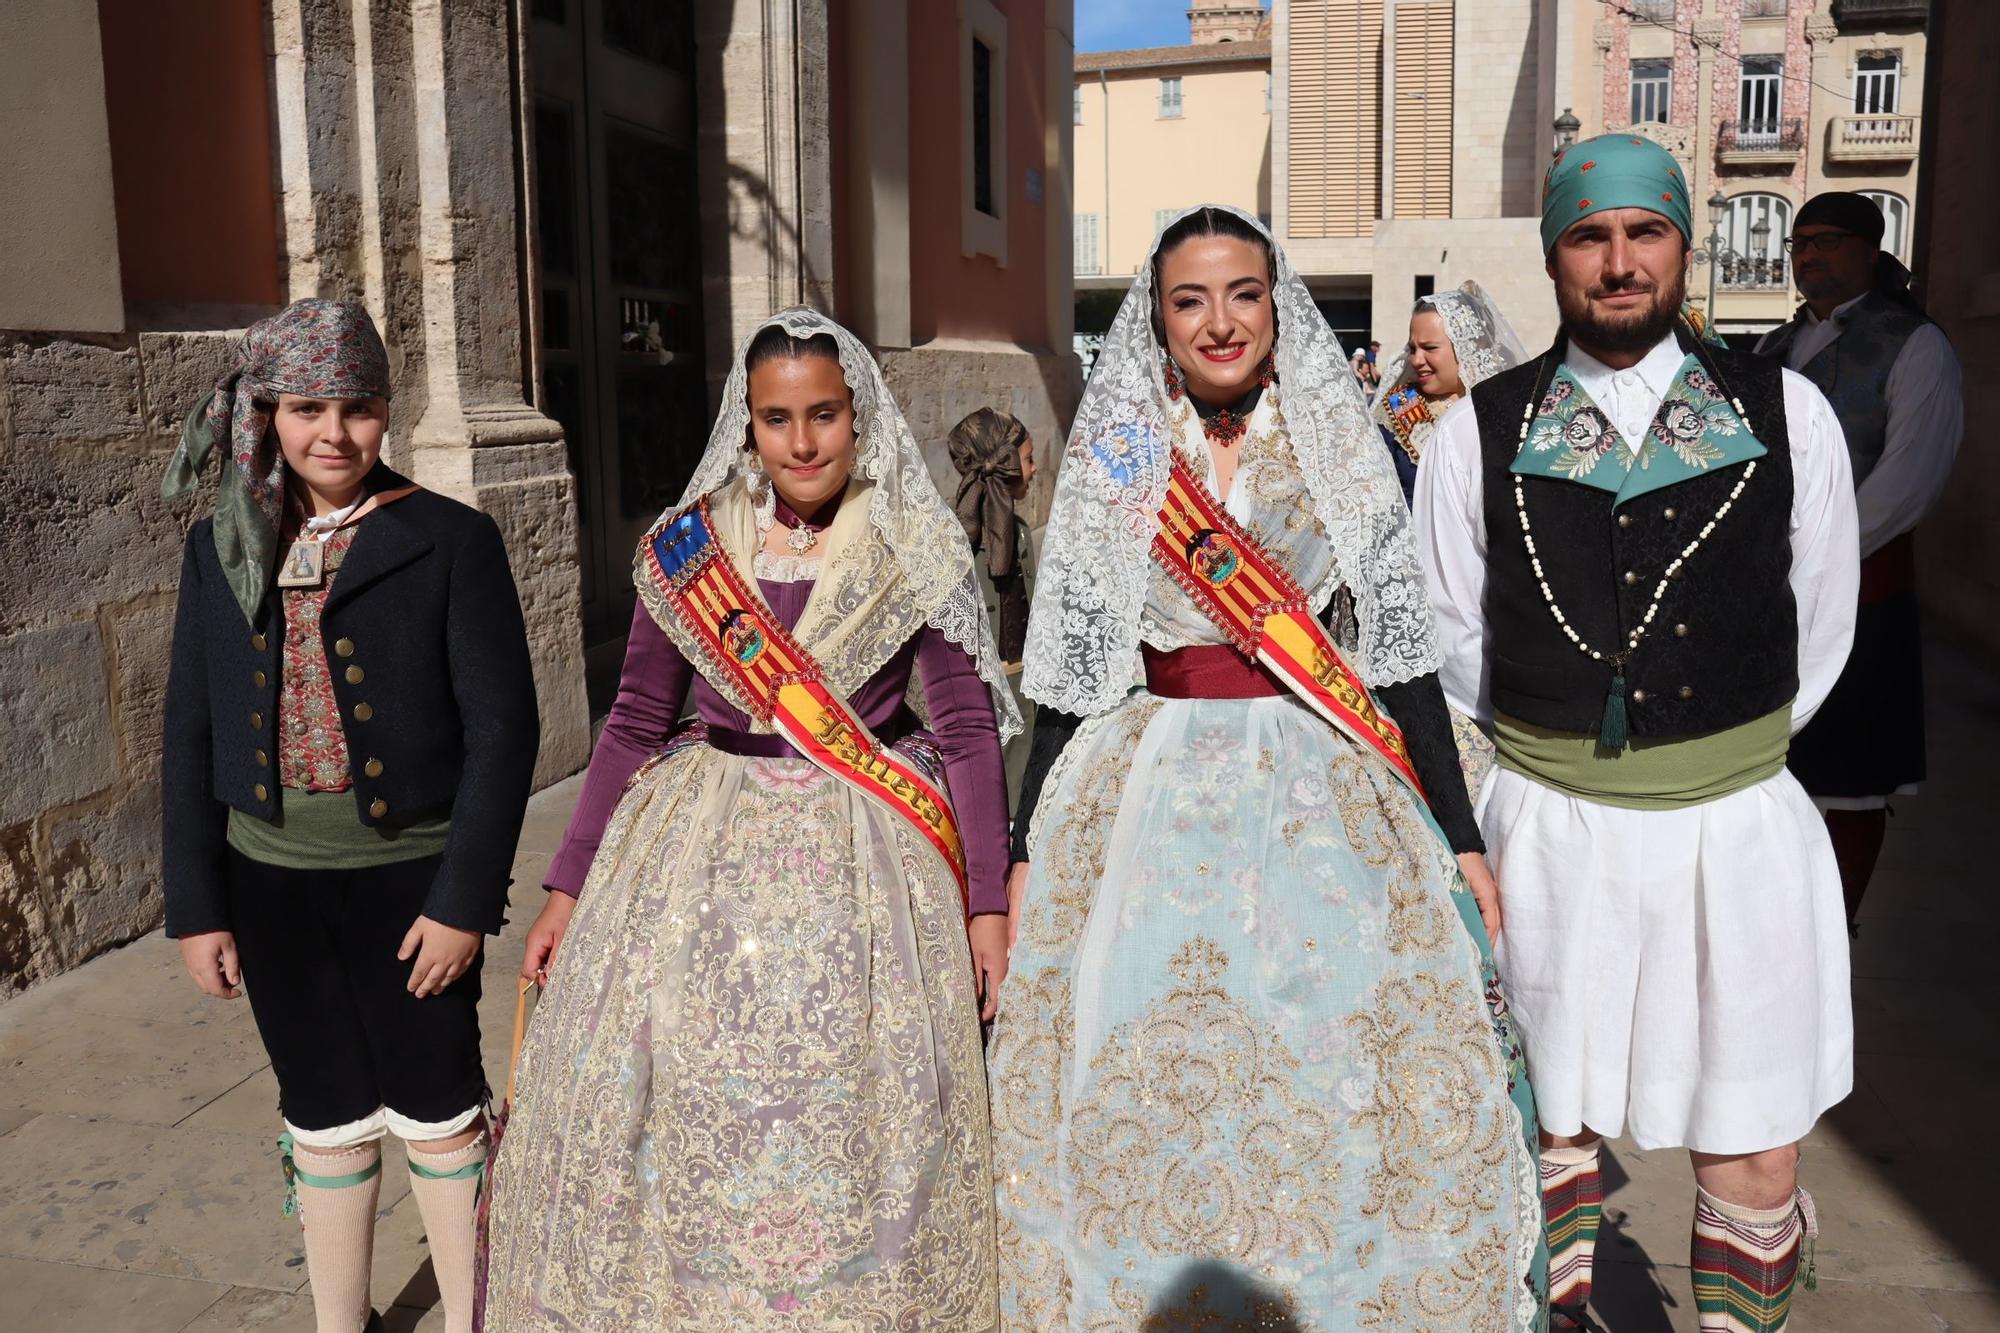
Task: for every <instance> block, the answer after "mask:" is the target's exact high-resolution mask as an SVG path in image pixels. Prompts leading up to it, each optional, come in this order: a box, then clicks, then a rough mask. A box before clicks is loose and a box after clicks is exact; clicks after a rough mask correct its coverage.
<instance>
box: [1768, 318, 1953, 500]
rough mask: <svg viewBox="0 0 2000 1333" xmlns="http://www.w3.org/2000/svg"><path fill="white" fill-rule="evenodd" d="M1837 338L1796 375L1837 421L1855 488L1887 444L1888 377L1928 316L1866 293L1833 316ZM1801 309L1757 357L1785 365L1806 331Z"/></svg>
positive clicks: (1869, 471) (1778, 330)
mask: <svg viewBox="0 0 2000 1333" xmlns="http://www.w3.org/2000/svg"><path fill="white" fill-rule="evenodd" d="M1834 318H1835V319H1837V320H1839V321H1840V325H1841V332H1840V336H1839V337H1837V338H1835V339H1834V340H1833V341H1832V342H1830V343H1828V344H1827V345H1826V346H1825V347H1822V348H1821V349H1820V350H1819V353H1818V355H1816V356H1814V357H1813V358H1812V359H1811V360H1810V361H1808V362H1806V363H1805V364H1804V365H1803V366H1800V367H1799V373H1800V374H1801V375H1804V376H1805V377H1806V378H1807V379H1809V380H1811V381H1812V382H1813V383H1814V384H1816V385H1818V386H1819V391H1820V392H1821V393H1823V394H1825V395H1826V400H1827V401H1828V402H1829V403H1832V404H1833V414H1834V415H1835V416H1837V417H1839V418H1840V433H1841V434H1842V435H1843V436H1845V437H1846V439H1847V458H1848V461H1849V462H1850V463H1852V464H1853V465H1854V484H1855V485H1856V486H1859V485H1860V484H1861V483H1862V482H1864V481H1866V480H1868V474H1869V473H1871V472H1873V471H1874V470H1875V465H1876V464H1877V463H1879V462H1881V461H1882V451H1883V449H1884V448H1886V447H1887V445H1888V443H1889V372H1891V371H1892V370H1894V369H1895V368H1896V359H1897V358H1898V357H1900V356H1901V355H1902V354H1903V348H1904V347H1905V346H1907V345H1908V343H1909V341H1910V339H1911V338H1912V337H1913V336H1915V334H1916V332H1917V330H1918V329H1921V328H1922V327H1923V326H1924V325H1926V324H1928V323H1930V322H1931V321H1930V317H1929V316H1928V315H1926V314H1924V312H1923V311H1921V310H1919V309H1917V308H1916V307H1914V306H1911V305H1906V304H1905V303H1903V302H1901V301H1897V300H1893V299H1891V298H1890V297H1888V296H1885V295H1883V294H1882V293H1881V292H1870V293H1868V295H1866V296H1864V297H1862V298H1861V300H1860V302H1859V303H1858V304H1856V305H1854V306H1853V307H1851V308H1850V309H1849V310H1848V311H1847V313H1846V314H1844V315H1836V316H1834ZM1805 327H1806V324H1805V308H1804V307H1800V311H1799V313H1798V314H1796V315H1794V316H1793V317H1792V318H1791V320H1790V322H1788V323H1785V324H1781V325H1779V326H1778V329H1777V331H1776V333H1775V334H1773V335H1772V336H1771V337H1770V338H1767V339H1766V340H1765V341H1764V343H1763V344H1762V348H1761V351H1762V354H1763V355H1765V356H1769V357H1775V358H1776V359H1777V360H1779V361H1783V360H1785V353H1786V352H1787V351H1788V350H1789V349H1790V347H1791V345H1792V340H1793V339H1795V338H1797V337H1798V336H1799V334H1801V333H1803V332H1804V331H1805Z"/></svg>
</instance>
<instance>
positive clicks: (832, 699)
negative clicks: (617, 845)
mask: <svg viewBox="0 0 2000 1333" xmlns="http://www.w3.org/2000/svg"><path fill="white" fill-rule="evenodd" d="M647 546H648V551H649V554H650V563H651V565H652V573H653V579H654V582H655V585H656V586H657V587H658V588H659V590H660V593H661V596H662V599H663V600H664V601H665V602H666V604H667V606H668V607H669V608H670V609H671V610H672V612H673V614H674V615H675V616H676V617H677V618H678V619H679V620H680V622H681V624H682V625H683V626H684V627H685V628H686V629H687V631H688V633H689V634H690V635H692V636H693V637H694V639H695V641H696V642H697V643H698V644H700V645H701V647H702V648H703V649H704V650H705V655H706V656H707V657H708V659H709V662H710V664H711V665H712V666H713V667H715V668H716V669H717V670H719V671H722V672H724V673H726V674H727V675H728V677H729V679H730V680H732V681H734V682H735V683H736V686H737V688H738V690H740V691H741V693H742V694H744V695H745V696H747V697H748V699H749V700H750V702H751V704H752V705H753V706H754V708H755V712H756V715H757V717H758V718H759V719H760V720H763V721H767V722H769V723H770V724H771V726H772V728H773V729H774V730H776V731H777V733H778V734H779V735H780V736H783V737H784V738H785V740H786V741H787V742H788V743H789V744H790V745H791V746H792V748H794V749H796V750H797V751H798V752H799V753H800V754H802V755H804V756H805V757H806V758H808V759H810V760H812V761H813V762H814V763H815V764H818V765H819V766H820V767H821V768H823V769H825V770H826V771H827V772H829V773H831V774H833V775H834V776H835V777H837V778H839V779H840V780H841V781H843V782H845V783H847V784H848V785H849V786H851V787H853V788H854V789H855V790H857V791H859V792H860V793H861V794H862V795H863V796H866V797H868V798H869V799H870V800H873V801H874V802H876V803H877V804H878V805H881V806H883V807H884V808H886V809H888V810H889V811H890V812H891V813H893V814H896V815H899V816H901V817H902V818H903V819H906V820H908V821H909V823H910V826H911V827H912V828H914V829H916V830H917V832H918V833H920V834H922V835H923V837H924V841H926V842H928V843H929V844H930V845H931V846H932V847H934V848H936V849H937V852H938V855H940V856H942V857H943V858H944V861H945V864H946V865H947V866H949V867H951V873H952V875H953V876H954V877H955V878H956V879H957V880H958V888H959V893H960V895H961V897H963V895H964V894H965V891H966V882H965V844H964V842H963V840H962V839H961V838H960V837H959V832H958V823H957V821H956V820H954V819H953V817H952V813H951V804H950V802H949V801H948V800H947V799H946V798H945V797H944V795H943V794H942V793H940V792H939V791H938V789H937V788H936V787H935V786H933V785H932V784H931V782H930V780H929V779H928V778H926V777H925V776H924V775H923V774H922V773H919V772H918V771H917V770H916V769H914V768H912V767H911V766H910V765H909V764H908V763H906V762H905V761H904V760H903V759H901V758H899V757H898V756H897V755H896V753H895V752H894V751H892V750H890V749H888V748H887V747H885V746H884V745H883V744H882V743H881V741H879V740H877V739H876V738H875V736H874V735H873V733H871V732H870V731H869V730H868V728H867V727H866V726H865V725H864V724H863V723H862V721H861V719H860V718H859V717H857V716H855V714H854V710H853V709H851V708H849V707H848V706H847V701H846V700H845V699H842V698H841V697H840V696H839V695H837V694H835V693H834V692H833V691H832V690H830V689H828V688H827V686H826V684H825V679H824V673H823V672H822V671H821V669H820V665H819V663H817V662H815V661H814V660H813V658H812V655H811V654H810V653H808V652H807V651H806V650H805V649H804V648H803V647H801V646H800V645H799V643H798V641H797V640H795V639H794V638H792V636H791V634H790V632H789V631H787V630H786V629H785V627H784V626H783V625H782V624H780V623H779V622H778V618H777V617H776V616H775V615H773V614H772V613H771V610H770V608H769V607H767V606H766V605H765V604H764V599H763V598H761V597H759V596H758V595H757V593H756V592H755V591H754V590H752V589H751V587H750V586H749V585H748V584H747V583H745V582H744V580H743V577H742V575H741V574H739V573H738V572H737V570H736V566H735V565H734V564H733V563H732V562H731V561H730V559H729V555H728V552H726V551H724V550H723V549H722V543H721V542H719V541H717V540H716V538H715V534H714V532H713V530H712V529H711V528H710V526H709V520H708V502H707V501H706V500H704V501H702V502H701V503H700V504H698V505H696V506H695V507H694V508H692V509H690V510H688V511H687V512H686V513H684V514H681V515H680V516H679V517H677V518H675V519H673V520H672V521H671V522H669V523H667V524H666V525H665V526H664V527H662V528H660V530H659V531H657V532H656V533H654V534H653V536H652V538H651V540H650V541H649V542H648V543H647Z"/></svg>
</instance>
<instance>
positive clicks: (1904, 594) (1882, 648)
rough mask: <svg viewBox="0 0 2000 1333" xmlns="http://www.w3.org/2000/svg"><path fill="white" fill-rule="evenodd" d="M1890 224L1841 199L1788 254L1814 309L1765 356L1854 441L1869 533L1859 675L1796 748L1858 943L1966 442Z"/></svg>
mask: <svg viewBox="0 0 2000 1333" xmlns="http://www.w3.org/2000/svg"><path fill="white" fill-rule="evenodd" d="M1882 231H1883V217H1882V210H1881V209H1879V208H1878V207H1876V205H1875V203H1874V201H1873V200H1871V199H1869V198H1868V197H1867V196H1866V195H1860V194H1850V193H1847V192H1845V191H1831V192H1828V193H1826V194H1821V195H1816V196H1814V197H1813V198H1812V199H1810V200H1808V201H1807V202H1806V205H1805V207H1803V208H1801V209H1800V210H1799V212H1798V220H1797V222H1796V223H1795V224H1794V225H1793V227H1792V234H1791V236H1790V237H1789V238H1788V239H1787V240H1786V241H1785V249H1786V250H1787V251H1788V252H1790V254H1791V257H1792V270H1793V275H1794V281H1795V282H1796V283H1797V284H1798V288H1799V291H1800V293H1801V294H1802V295H1804V297H1805V298H1806V299H1805V304H1804V305H1802V306H1800V307H1799V311H1798V314H1796V315H1795V316H1793V317H1792V319H1791V321H1790V322H1789V323H1786V324H1784V325H1782V326H1780V327H1779V328H1776V329H1774V330H1772V331H1771V332H1770V333H1768V334H1766V335H1765V336H1764V338H1763V340H1762V341H1761V342H1760V343H1759V344H1758V346H1757V350H1758V351H1759V352H1762V353H1764V354H1765V355H1767V356H1772V357H1778V358H1781V359H1782V360H1783V361H1784V363H1785V364H1786V365H1787V366H1789V367H1790V368H1791V369H1793V370H1796V371H1798V372H1799V373H1800V374H1802V375H1804V376H1805V377H1806V378H1807V379H1809V380H1811V381H1812V382H1813V383H1814V384H1816V385H1818V386H1819V388H1820V391H1821V392H1822V393H1824V394H1825V395H1826V396H1827V398H1828V400H1829V401H1831V402H1832V404H1833V409H1834V412H1835V413H1836V414H1837V415H1838V416H1839V417H1840V425H1841V429H1842V430H1843V431H1844V432H1845V433H1846V436H1847V452H1848V457H1849V459H1850V460H1851V461H1852V463H1853V467H1854V483H1855V495H1854V499H1855V506H1856V508H1857V509H1858V510H1859V513H1860V521H1861V555H1862V563H1861V605H1860V610H1859V613H1858V615H1857V617H1856V620H1855V625H1854V651H1853V653H1852V655H1851V656H1850V657H1849V658H1848V660H1847V669H1846V670H1845V671H1844V672H1843V673H1842V674H1841V677H1840V681H1839V683H1838V684H1837V685H1835V686H1834V690H1833V693H1832V694H1831V695H1830V696H1828V698H1827V701H1826V703H1825V705H1824V706H1822V707H1821V709H1820V711H1819V713H1818V715H1817V716H1815V717H1814V718H1813V720H1812V723H1811V725H1809V726H1807V727H1806V728H1805V729H1804V730H1803V731H1801V732H1800V733H1799V734H1798V735H1797V736H1795V737H1793V739H1792V752H1791V759H1790V766H1791V770H1792V773H1793V775H1794V776H1796V777H1797V778H1798V779H1799V782H1800V783H1801V784H1802V785H1803V786H1804V787H1805V789H1806V791H1807V792H1808V793H1809V794H1810V795H1811V796H1812V797H1813V801H1814V803H1815V804H1816V805H1818V806H1819V808H1820V810H1821V811H1822V812H1823V814H1824V815H1825V818H1826V826H1827V832H1828V833H1829V834H1830V835H1832V838H1833V847H1834V853H1835V855H1836V856H1837V857H1838V859H1839V861H1840V879H1841V888H1842V891H1843V893H1844V895H1845V897H1846V899H1847V919H1848V929H1849V930H1850V931H1852V930H1853V929H1854V918H1855V914H1856V912H1857V911H1858V909H1859V908H1860V906H1861V895H1862V894H1863V893H1864V892H1866V890H1867V888H1868V880H1869V878H1870V876H1871V875H1873V873H1874V870H1875V861H1876V858H1877V856H1879V855H1880V853H1881V850H1882V838H1883V834H1884V832H1885V831H1886V829H1887V825H1888V804H1889V798H1890V797H1892V796H1903V795H1908V794H1910V793H1912V792H1914V791H1916V789H1917V784H1918V783H1919V782H1920V781H1922V779H1923V776H1924V730H1923V706H1922V705H1923V648H1922V641H1921V638H1920V627H1919V623H1918V613H1917V596H1916V580H1915V574H1916V561H1915V548H1914V545H1913V542H1912V537H1911V530H1912V529H1914V528H1915V527H1916V526H1917V523H1918V521H1919V520H1921V519H1922V518H1923V516H1924V515H1925V514H1927V513H1928V512H1930V509H1931V506H1932V505H1934V504H1936V503H1937V500H1938V497H1939V496H1940V495H1942V494H1943V492H1944V485H1945V479H1946V478H1947V477H1948V476H1949V475H1950V473H1951V465H1952V461H1953V459H1955V458H1956V457H1957V456H1958V441H1959V436H1960V434H1961V433H1962V431H1963V427H1964V403H1963V400H1962V399H1961V397H1960V386H1959V368H1958V358H1957V357H1956V356H1954V355H1953V354H1952V350H1951V344H1950V342H1948V341H1947V340H1946V339H1945V336H1944V333H1943V331H1942V330H1940V329H1939V328H1938V326H1937V325H1935V324H1933V323H1931V321H1930V319H1929V318H1928V317H1927V316H1926V315H1925V314H1924V312H1923V309H1922V308H1921V307H1920V306H1918V304H1917V302H1916V300H1915V298H1913V297H1912V296H1911V295H1910V291H1909V283H1910V272H1909V270H1908V269H1906V268H1904V267H1903V265H1902V264H1901V263H1900V262H1898V261H1897V259H1896V257H1895V256H1893V255H1890V254H1887V253H1885V252H1884V251H1883V250H1882V249H1881V248H1880V247H1881V243H1882Z"/></svg>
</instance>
